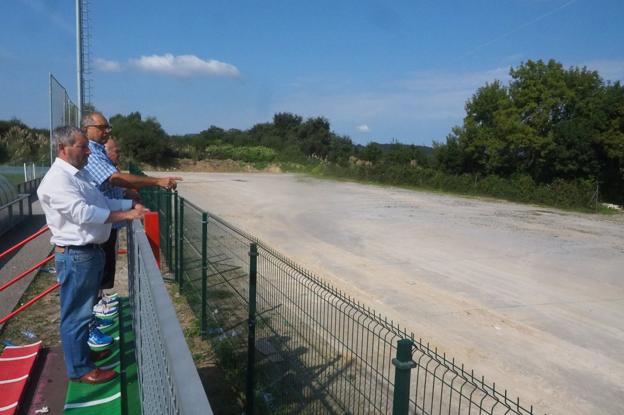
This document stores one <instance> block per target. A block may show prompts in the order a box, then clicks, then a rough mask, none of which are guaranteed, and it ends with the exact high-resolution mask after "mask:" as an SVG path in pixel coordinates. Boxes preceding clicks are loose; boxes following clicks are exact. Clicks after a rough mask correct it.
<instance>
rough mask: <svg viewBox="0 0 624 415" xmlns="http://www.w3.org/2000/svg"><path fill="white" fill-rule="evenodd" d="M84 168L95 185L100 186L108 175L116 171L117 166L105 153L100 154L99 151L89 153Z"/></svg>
mask: <svg viewBox="0 0 624 415" xmlns="http://www.w3.org/2000/svg"><path fill="white" fill-rule="evenodd" d="M85 170H87V171H88V172H89V174H90V175H91V178H92V179H93V180H94V181H95V184H96V185H97V186H101V185H102V183H104V182H105V181H106V180H108V179H109V177H111V176H112V175H113V174H114V173H117V168H116V167H115V166H113V165H112V164H111V163H110V161H109V159H108V157H106V155H105V154H100V152H93V153H91V155H90V156H89V162H88V163H87V165H86V166H85Z"/></svg>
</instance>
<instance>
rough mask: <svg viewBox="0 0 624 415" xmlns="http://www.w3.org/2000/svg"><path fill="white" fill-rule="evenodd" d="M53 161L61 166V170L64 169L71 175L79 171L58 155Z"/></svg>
mask: <svg viewBox="0 0 624 415" xmlns="http://www.w3.org/2000/svg"><path fill="white" fill-rule="evenodd" d="M54 163H56V164H57V165H58V166H59V167H60V168H61V170H64V171H66V172H67V173H69V174H71V175H72V176H75V175H77V174H78V173H79V172H80V170H78V169H77V168H75V167H74V166H72V165H71V164H69V163H68V162H66V161H65V160H63V159H62V158H60V157H57V158H56V160H55V161H54Z"/></svg>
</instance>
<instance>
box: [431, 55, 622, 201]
mask: <svg viewBox="0 0 624 415" xmlns="http://www.w3.org/2000/svg"><path fill="white" fill-rule="evenodd" d="M510 75H511V81H510V83H509V85H508V86H504V85H502V83H501V82H499V81H494V82H492V83H487V84H486V85H485V86H483V87H481V88H479V89H478V90H477V91H476V93H475V94H474V95H473V96H472V97H471V98H470V100H468V102H467V103H466V116H465V118H464V121H463V124H462V125H461V126H459V127H456V128H454V129H453V131H452V133H451V134H450V135H449V136H448V137H447V140H446V144H436V145H435V146H434V154H435V157H436V161H437V163H438V166H439V167H440V168H442V169H443V170H444V171H447V172H451V173H454V174H464V173H469V174H480V175H498V176H502V177H511V176H513V175H516V174H523V175H529V176H531V178H532V179H533V180H534V181H535V182H537V183H550V182H552V181H554V180H556V179H566V180H575V179H589V180H594V181H598V182H600V183H602V184H603V187H604V188H605V189H606V191H607V193H608V194H609V195H611V196H610V197H612V198H613V197H616V195H618V194H622V190H624V185H623V183H624V174H622V173H623V172H622V170H623V163H622V162H623V161H624V157H623V156H624V89H623V88H622V86H621V85H620V84H619V83H616V84H613V85H611V84H609V85H605V84H604V82H603V80H602V79H601V78H600V76H599V75H598V73H597V72H595V71H590V70H587V69H586V68H570V69H565V68H563V66H562V65H561V64H560V63H557V62H555V61H553V60H550V61H548V62H547V63H544V62H543V61H528V62H526V63H523V64H521V65H519V66H518V67H517V68H511V70H510ZM617 197H619V198H620V199H621V198H622V197H623V196H617Z"/></svg>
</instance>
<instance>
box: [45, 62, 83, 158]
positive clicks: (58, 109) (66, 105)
mask: <svg viewBox="0 0 624 415" xmlns="http://www.w3.org/2000/svg"><path fill="white" fill-rule="evenodd" d="M65 125H71V126H74V127H80V111H78V107H77V106H76V104H74V103H73V102H72V100H71V99H70V98H69V95H68V94H67V90H66V89H65V88H64V87H63V85H61V83H60V82H59V81H58V80H57V79H56V78H55V77H54V75H52V74H50V165H52V163H53V162H54V159H55V158H56V140H54V138H53V137H52V131H54V129H56V128H58V127H62V126H65Z"/></svg>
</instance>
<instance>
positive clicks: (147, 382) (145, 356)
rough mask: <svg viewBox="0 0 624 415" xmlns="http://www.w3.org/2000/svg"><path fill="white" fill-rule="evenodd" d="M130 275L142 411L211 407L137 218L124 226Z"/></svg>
mask: <svg viewBox="0 0 624 415" xmlns="http://www.w3.org/2000/svg"><path fill="white" fill-rule="evenodd" d="M128 248H129V249H128V277H129V290H130V303H131V306H132V309H133V327H134V333H135V338H136V358H137V363H138V373H139V387H140V393H141V411H142V413H143V414H184V415H192V414H197V415H199V414H202V415H205V414H207V415H211V414H212V409H211V407H210V403H209V402H208V398H207V397H206V393H205V392H204V388H203V386H202V383H201V380H200V378H199V375H198V374H197V369H196V367H195V364H194V363H193V358H192V356H191V353H190V351H189V349H188V346H187V344H186V341H185V339H184V334H183V333H182V328H181V327H180V324H179V323H178V319H177V317H176V313H175V310H174V308H173V305H172V304H171V300H170V298H169V294H168V293H167V290H166V289H165V285H164V282H163V279H162V275H161V274H160V270H159V269H158V268H157V266H156V262H155V259H154V255H153V253H152V250H151V247H150V244H149V242H148V240H147V237H146V235H145V231H144V230H143V227H142V225H141V223H140V222H139V221H137V220H135V221H133V222H132V224H131V226H130V228H129V231H128Z"/></svg>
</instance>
